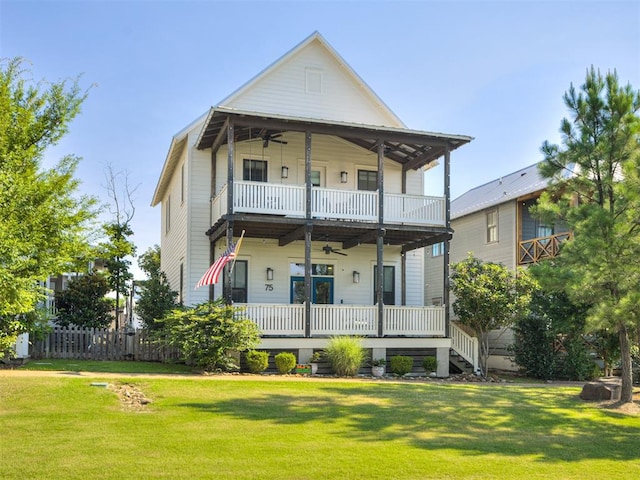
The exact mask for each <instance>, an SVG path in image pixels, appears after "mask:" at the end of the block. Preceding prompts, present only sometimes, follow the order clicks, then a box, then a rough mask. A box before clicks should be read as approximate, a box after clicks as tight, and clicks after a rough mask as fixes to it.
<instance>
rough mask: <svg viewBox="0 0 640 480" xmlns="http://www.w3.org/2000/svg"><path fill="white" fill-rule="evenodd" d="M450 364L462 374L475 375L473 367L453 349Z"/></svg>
mask: <svg viewBox="0 0 640 480" xmlns="http://www.w3.org/2000/svg"><path fill="white" fill-rule="evenodd" d="M449 364H450V365H453V366H454V367H455V368H456V369H457V370H460V372H461V373H473V365H471V364H470V363H469V362H467V361H466V360H465V359H464V358H463V357H462V356H461V355H459V354H458V352H456V351H455V350H454V349H453V348H451V349H449Z"/></svg>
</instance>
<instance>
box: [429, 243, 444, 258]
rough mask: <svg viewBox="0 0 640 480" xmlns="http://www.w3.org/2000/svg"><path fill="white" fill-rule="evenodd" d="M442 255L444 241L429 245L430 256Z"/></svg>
mask: <svg viewBox="0 0 640 480" xmlns="http://www.w3.org/2000/svg"><path fill="white" fill-rule="evenodd" d="M442 255H444V242H440V243H434V244H433V245H431V256H432V257H441V256H442Z"/></svg>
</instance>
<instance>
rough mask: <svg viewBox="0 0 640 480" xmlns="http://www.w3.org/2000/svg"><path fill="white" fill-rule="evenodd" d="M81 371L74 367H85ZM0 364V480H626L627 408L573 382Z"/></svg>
mask: <svg viewBox="0 0 640 480" xmlns="http://www.w3.org/2000/svg"><path fill="white" fill-rule="evenodd" d="M85 375H86V374H85ZM85 375H83V376H76V375H73V374H60V375H53V376H51V375H49V376H39V377H23V376H17V377H16V376H3V375H2V372H0V425H1V429H2V431H1V432H0V460H2V461H0V478H3V479H7V480H12V479H22V478H32V479H86V478H96V479H112V478H113V479H121V478H138V479H152V478H153V479H155V478H171V479H194V478H195V479H207V478H217V479H220V478H224V479H360V478H368V479H394V480H402V479H520V478H528V479H546V478H558V479H590V478H593V479H596V478H597V479H600V478H603V477H609V478H638V477H640V417H634V416H625V415H621V414H619V413H616V412H614V411H611V410H607V409H601V408H598V407H597V406H595V405H593V404H588V403H584V402H582V401H580V400H579V399H578V396H577V395H578V393H579V389H578V388H575V387H545V386H539V387H538V386H535V387H531V386H529V387H525V386H518V385H508V386H505V385H487V384H485V385H477V384H465V385H460V384H434V383H432V384H418V383H400V382H398V383H393V382H380V381H371V382H369V381H354V382H343V381H336V380H333V379H326V380H319V381H305V380H296V379H282V378H279V377H276V376H274V377H273V378H270V379H268V380H264V379H263V378H260V379H257V378H252V377H243V378H240V379H238V378H237V377H236V378H229V377H213V378H211V377H209V378H193V379H190V378H184V377H181V378H174V379H168V378H165V377H163V378H157V377H155V378H154V377H144V378H140V377H138V378H131V377H129V378H128V377H127V376H126V375H123V376H122V378H120V379H119V380H118V381H120V382H129V383H134V384H135V385H136V386H137V387H138V388H140V389H141V390H142V391H143V392H144V393H145V394H146V395H147V396H148V397H150V398H151V399H153V403H152V404H151V405H149V406H148V408H147V411H145V412H143V413H140V412H133V411H127V410H126V409H123V407H122V406H121V404H120V401H119V399H118V398H117V396H116V395H115V394H114V393H113V391H111V390H110V389H106V388H100V387H95V386H91V383H92V382H96V381H100V380H102V381H108V382H111V383H113V382H115V381H116V380H115V379H114V378H112V377H109V378H107V379H105V378H104V377H103V378H102V379H101V377H100V374H99V373H96V374H95V376H94V375H93V374H92V375H90V376H85Z"/></svg>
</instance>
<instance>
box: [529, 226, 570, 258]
mask: <svg viewBox="0 0 640 480" xmlns="http://www.w3.org/2000/svg"><path fill="white" fill-rule="evenodd" d="M569 239H571V232H562V233H557V234H554V235H548V236H545V237H538V238H532V239H529V240H522V241H520V242H519V245H518V265H528V264H531V263H538V262H539V261H540V260H544V259H547V258H554V257H556V256H557V255H558V253H559V252H560V246H561V244H562V243H563V242H566V241H567V240H569Z"/></svg>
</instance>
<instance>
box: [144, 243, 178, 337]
mask: <svg viewBox="0 0 640 480" xmlns="http://www.w3.org/2000/svg"><path fill="white" fill-rule="evenodd" d="M138 265H139V266H140V268H141V269H142V270H143V271H144V272H145V273H146V274H147V279H146V280H137V281H136V285H138V286H139V287H140V297H139V298H138V301H137V304H136V313H137V314H138V315H140V318H141V319H142V321H143V322H144V326H145V327H146V328H148V329H150V330H156V329H157V328H160V327H161V326H162V323H160V322H158V320H160V319H162V318H163V317H164V316H165V315H166V314H167V313H168V312H169V311H171V310H173V309H174V308H176V307H177V306H178V305H177V302H176V299H177V298H178V292H175V291H173V290H171V288H170V287H169V282H168V281H167V276H166V275H165V273H164V272H163V271H162V270H160V247H159V246H158V245H154V246H153V247H149V248H148V249H147V251H146V252H145V253H143V254H142V255H140V257H139V258H138Z"/></svg>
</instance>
